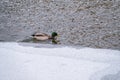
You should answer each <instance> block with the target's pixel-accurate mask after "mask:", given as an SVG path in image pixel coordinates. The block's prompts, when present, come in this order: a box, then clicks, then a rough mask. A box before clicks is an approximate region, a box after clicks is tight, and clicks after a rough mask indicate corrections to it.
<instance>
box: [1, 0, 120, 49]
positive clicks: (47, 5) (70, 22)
mask: <svg viewBox="0 0 120 80" xmlns="http://www.w3.org/2000/svg"><path fill="white" fill-rule="evenodd" d="M53 31H56V32H58V33H59V34H60V37H59V38H58V39H59V40H60V42H61V44H65V45H69V44H71V45H80V46H88V47H97V48H110V49H118V50H120V1H119V0H1V1H0V41H22V40H26V39H29V38H30V35H31V34H33V33H34V32H44V33H47V34H51V33H52V32H53ZM28 42H30V41H28Z"/></svg>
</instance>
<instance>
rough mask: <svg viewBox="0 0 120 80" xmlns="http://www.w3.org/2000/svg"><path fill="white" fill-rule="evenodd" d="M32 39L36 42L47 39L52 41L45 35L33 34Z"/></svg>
mask: <svg viewBox="0 0 120 80" xmlns="http://www.w3.org/2000/svg"><path fill="white" fill-rule="evenodd" d="M32 37H33V38H34V39H36V40H40V41H44V40H48V39H52V38H51V36H49V35H47V34H45V33H35V34H33V35H32Z"/></svg>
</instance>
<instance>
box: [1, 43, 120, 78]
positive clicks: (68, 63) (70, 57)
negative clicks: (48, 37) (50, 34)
mask: <svg viewBox="0 0 120 80" xmlns="http://www.w3.org/2000/svg"><path fill="white" fill-rule="evenodd" d="M0 80H120V51H117V50H110V49H93V48H82V47H81V48H76V47H68V46H58V47H56V46H53V45H48V44H45V45H44V44H33V43H32V44H28V43H0Z"/></svg>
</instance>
